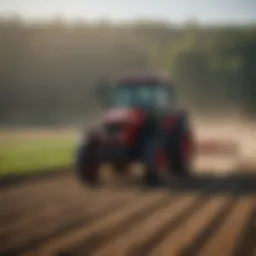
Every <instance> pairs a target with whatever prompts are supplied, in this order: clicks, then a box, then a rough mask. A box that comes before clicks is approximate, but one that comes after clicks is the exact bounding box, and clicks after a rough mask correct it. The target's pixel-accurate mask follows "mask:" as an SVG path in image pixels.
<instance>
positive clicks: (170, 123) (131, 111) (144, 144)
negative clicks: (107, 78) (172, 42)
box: [76, 75, 193, 185]
mask: <svg viewBox="0 0 256 256" xmlns="http://www.w3.org/2000/svg"><path fill="white" fill-rule="evenodd" d="M110 92H111V93H110V97H108V96H107V95H105V99H111V101H110V106H109V108H108V110H107V111H106V113H105V115H104V116H103V119H102V123H101V124H100V126H99V127H98V128H97V129H92V130H91V131H89V132H87V134H86V135H85V136H84V137H83V140H82V142H81V143H80V146H79V148H78V150H77V155H76V172H77V174H78V176H79V178H80V179H81V180H82V181H84V182H85V183H87V184H97V183H98V182H99V167H100V166H101V163H103V162H109V163H112V164H113V166H114V170H115V171H116V172H119V173H121V172H123V171H124V170H126V169H127V166H128V165H129V163H131V162H141V163H143V165H144V166H145V172H144V173H145V174H144V178H143V179H144V181H145V182H146V183H147V184H149V185H157V184H159V182H161V180H162V179H167V178H168V177H170V175H177V176H181V177H183V176H187V175H189V174H190V167H191V160H192V158H193V137H192V134H191V127H190V124H189V122H188V116H187V114H186V112H185V111H184V110H180V109H178V108H177V107H176V101H175V91H174V88H173V86H172V83H171V82H170V81H169V80H168V79H166V78H163V77H161V76H155V75H144V76H143V75H139V76H138V75H135V76H128V77H122V78H119V79H117V80H116V81H115V82H113V84H112V86H111V90H110Z"/></svg>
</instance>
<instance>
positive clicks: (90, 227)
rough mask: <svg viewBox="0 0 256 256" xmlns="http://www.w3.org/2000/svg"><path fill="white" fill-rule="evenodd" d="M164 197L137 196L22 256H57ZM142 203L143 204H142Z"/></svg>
mask: <svg viewBox="0 0 256 256" xmlns="http://www.w3.org/2000/svg"><path fill="white" fill-rule="evenodd" d="M163 196H165V195H164V193H163V192H156V191H154V192H149V193H146V194H142V195H140V196H138V195H137V197H136V199H135V200H133V202H131V203H128V204H127V203H126V204H125V205H123V206H122V207H120V208H119V209H113V208H112V210H110V211H109V212H108V213H107V214H106V213H105V214H100V217H98V218H95V219H94V220H92V219H90V220H89V222H88V223H80V226H78V227H77V228H76V230H73V232H68V233H65V234H63V233H62V234H59V236H58V237H55V238H54V239H51V240H47V241H46V242H45V243H41V244H40V245H39V246H37V247H34V249H32V248H31V249H32V250H29V251H27V252H25V253H24V254H22V255H24V256H25V255H42V256H50V255H57V253H59V252H60V251H67V250H69V249H70V248H74V246H76V245H78V244H81V242H82V241H84V240H85V239H86V238H87V237H89V236H90V235H91V234H92V233H97V232H99V231H101V230H102V229H107V228H110V227H111V226H113V225H116V226H117V225H119V223H121V222H122V221H123V220H124V219H127V217H129V216H130V215H131V214H133V213H134V212H136V211H138V210H139V209H143V208H144V207H146V206H147V205H151V204H153V203H156V202H158V201H159V200H161V198H162V197H163ZM142 202H143V203H142Z"/></svg>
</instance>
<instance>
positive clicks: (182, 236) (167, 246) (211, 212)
mask: <svg viewBox="0 0 256 256" xmlns="http://www.w3.org/2000/svg"><path fill="white" fill-rule="evenodd" d="M229 200H230V197H229V196H218V197H212V198H210V199H209V201H208V203H207V204H205V205H204V206H203V207H202V209H201V210H200V211H199V212H195V213H194V214H191V216H190V217H189V218H188V219H187V221H186V222H185V223H184V224H183V225H181V226H180V227H179V228H178V229H177V230H175V231H174V232H170V234H169V235H168V236H167V237H166V238H165V239H163V241H162V242H160V244H159V245H158V246H157V247H156V248H155V249H154V250H152V252H151V253H150V252H149V254H148V255H152V256H158V255H162V256H175V255H180V252H181V249H183V248H184V247H186V246H187V245H188V244H189V242H190V241H191V240H193V238H194V237H197V236H198V235H199V234H200V233H201V232H202V230H204V229H205V227H206V225H207V224H208V222H209V221H210V220H211V219H213V218H214V216H215V215H216V214H218V212H220V211H221V210H222V209H223V207H225V206H226V205H227V201H229Z"/></svg>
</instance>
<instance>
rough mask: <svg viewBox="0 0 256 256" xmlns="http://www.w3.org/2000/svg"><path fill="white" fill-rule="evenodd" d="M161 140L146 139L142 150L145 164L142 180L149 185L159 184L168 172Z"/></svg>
mask: <svg viewBox="0 0 256 256" xmlns="http://www.w3.org/2000/svg"><path fill="white" fill-rule="evenodd" d="M166 153H167V152H166V150H165V147H164V144H163V142H162V141H161V140H160V139H157V138H152V139H150V140H149V141H148V143H147V144H146V147H145V151H144V157H143V162H144V165H145V174H144V182H145V183H146V184H147V185H150V186H157V185H160V183H161V181H162V178H164V176H165V174H167V172H168V162H167V154H166Z"/></svg>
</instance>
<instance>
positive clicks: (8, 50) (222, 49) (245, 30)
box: [0, 19, 256, 124]
mask: <svg viewBox="0 0 256 256" xmlns="http://www.w3.org/2000/svg"><path fill="white" fill-rule="evenodd" d="M0 46H1V47H0V124H8V123H11V124H16V123H17V124H54V123H68V122H69V123H70V122H71V123H72V122H76V121H77V120H79V119H80V118H83V117H84V116H86V115H88V114H90V113H93V111H94V110H95V109H97V108H98V107H99V104H98V102H97V100H96V98H95V97H94V95H93V94H92V91H93V88H94V86H95V84H96V81H98V80H100V79H103V78H108V77H112V76H116V75H118V74H120V73H122V72H124V71H127V70H145V69H146V70H165V71H166V72H167V73H168V74H169V75H170V77H171V78H172V80H173V83H174V84H175V86H176V87H177V91H178V93H179V97H180V100H181V101H182V102H183V103H184V105H186V106H187V107H188V108H190V109H192V110H196V111H204V112H205V113H208V112H215V113H218V112H219V113H223V111H224V112H225V111H226V112H227V113H228V111H233V110H236V111H239V112H240V113H242V114H243V115H246V116H250V117H254V116H255V111H256V101H255V96H256V72H255V67H256V26H254V25H243V26H222V27H221V26H219V27H218V26H208V27H207V26H200V25H195V24H187V25H183V26H175V25H172V24H167V23H163V22H156V21H136V22H130V23H126V24H113V23H109V22H97V23H85V22H83V23H74V24H68V23H65V22H62V21H52V22H48V23H40V22H38V23H36V22H34V23H26V22H24V21H20V20H15V19H9V20H3V19H2V20H0Z"/></svg>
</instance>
